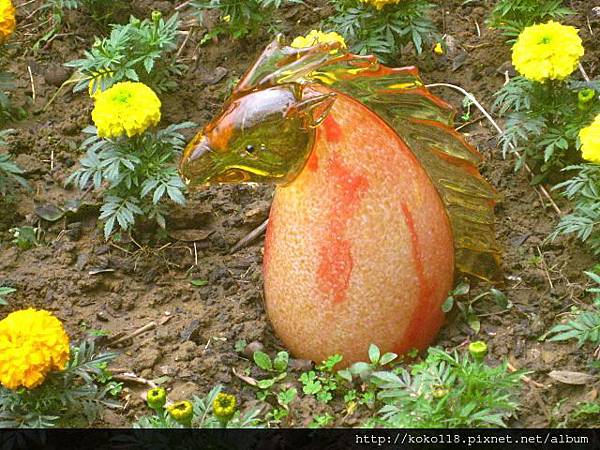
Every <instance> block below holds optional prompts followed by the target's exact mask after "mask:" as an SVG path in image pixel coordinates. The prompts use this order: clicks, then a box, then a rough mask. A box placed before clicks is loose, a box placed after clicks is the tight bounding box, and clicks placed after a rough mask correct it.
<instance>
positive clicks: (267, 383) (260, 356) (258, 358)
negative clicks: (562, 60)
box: [252, 351, 290, 400]
mask: <svg viewBox="0 0 600 450" xmlns="http://www.w3.org/2000/svg"><path fill="white" fill-rule="evenodd" d="M252 358H253V359H254V363H255V364H256V365H257V366H258V367H260V368H261V369H262V370H264V371H265V372H270V373H272V374H273V376H272V377H269V378H265V379H262V380H256V381H255V386H256V387H258V388H259V389H261V391H259V392H258V394H257V397H258V398H259V400H265V399H266V398H267V397H268V396H269V395H270V394H272V392H271V388H272V387H273V386H274V385H275V384H276V383H277V382H279V381H282V380H284V379H285V377H287V368H288V363H289V358H290V356H289V354H288V353H287V352H284V351H281V352H279V353H277V355H276V356H275V358H274V359H273V360H271V357H270V356H269V355H267V354H266V353H265V352H261V351H256V352H254V354H253V355H252Z"/></svg>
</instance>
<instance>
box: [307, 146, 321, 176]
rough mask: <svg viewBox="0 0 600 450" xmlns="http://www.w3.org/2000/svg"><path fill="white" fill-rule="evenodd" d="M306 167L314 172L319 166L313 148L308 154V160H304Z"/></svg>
mask: <svg viewBox="0 0 600 450" xmlns="http://www.w3.org/2000/svg"><path fill="white" fill-rule="evenodd" d="M306 168H307V169H308V170H310V171H311V172H316V171H317V169H318V168H319V157H318V156H317V152H316V151H315V150H314V149H313V151H312V152H310V156H309V157H308V161H307V162H306Z"/></svg>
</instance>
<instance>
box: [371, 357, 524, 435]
mask: <svg viewBox="0 0 600 450" xmlns="http://www.w3.org/2000/svg"><path fill="white" fill-rule="evenodd" d="M522 375H523V372H512V373H511V372H509V371H508V370H507V364H506V362H505V363H503V364H501V365H499V366H497V367H490V366H488V365H487V364H485V363H483V362H479V361H474V360H473V359H472V357H470V356H469V355H464V356H462V357H460V356H459V355H458V354H457V353H456V352H455V353H454V354H449V353H446V352H445V351H443V350H441V349H438V348H431V349H429V354H428V355H427V358H426V359H425V360H424V361H423V362H421V363H419V364H416V365H414V366H413V367H412V368H411V370H410V371H409V370H407V369H404V368H399V369H397V370H395V371H380V372H374V373H373V374H372V377H371V382H372V383H374V384H375V385H377V386H378V388H379V392H378V394H377V398H378V399H379V400H381V401H382V402H383V403H385V406H383V407H382V408H381V409H380V410H379V414H378V418H376V419H374V420H372V421H371V424H372V425H383V426H385V427H395V428H437V427H444V428H457V427H498V426H501V427H504V426H506V424H505V420H506V418H507V417H509V416H510V415H512V414H513V413H514V412H515V411H516V410H517V408H518V405H519V403H518V393H519V387H520V384H521V380H520V378H521V376H522Z"/></svg>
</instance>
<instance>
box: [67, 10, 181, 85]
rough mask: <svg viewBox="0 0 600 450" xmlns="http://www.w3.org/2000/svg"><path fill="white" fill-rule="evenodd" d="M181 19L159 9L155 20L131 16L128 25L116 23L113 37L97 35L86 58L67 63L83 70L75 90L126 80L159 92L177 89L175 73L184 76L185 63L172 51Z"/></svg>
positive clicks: (175, 44)
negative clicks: (171, 53) (164, 13)
mask: <svg viewBox="0 0 600 450" xmlns="http://www.w3.org/2000/svg"><path fill="white" fill-rule="evenodd" d="M179 25H180V20H179V18H178V16H177V14H174V15H173V16H172V17H170V18H169V19H167V20H166V21H165V20H164V19H163V18H162V16H161V14H160V13H159V12H157V11H155V12H153V13H152V19H151V20H148V19H144V20H139V19H137V18H135V17H133V16H132V17H131V18H130V19H129V23H127V24H124V25H112V31H111V33H110V36H109V37H105V38H102V39H99V38H96V41H95V42H94V45H93V46H92V48H91V49H90V50H86V51H85V52H84V55H85V58H83V59H76V60H73V61H69V62H68V63H66V64H65V65H66V66H67V67H73V68H75V69H77V70H78V71H79V73H80V75H81V76H80V77H79V79H78V82H77V83H76V84H75V87H74V89H73V90H74V91H75V92H78V91H82V90H85V89H88V87H89V85H90V82H92V87H91V91H92V92H95V91H96V90H98V89H101V90H105V89H107V88H108V87H110V86H112V85H113V84H114V83H117V82H119V81H123V80H131V81H140V82H142V83H144V84H146V85H148V86H150V87H152V88H153V89H154V90H155V91H157V92H162V91H166V90H169V89H173V88H174V87H175V86H176V84H175V82H174V81H172V80H170V79H169V77H170V76H172V75H180V74H181V71H182V66H181V65H180V64H177V63H176V61H175V56H174V55H171V56H168V55H169V52H171V51H172V50H174V49H175V48H176V46H177V35H178V31H179Z"/></svg>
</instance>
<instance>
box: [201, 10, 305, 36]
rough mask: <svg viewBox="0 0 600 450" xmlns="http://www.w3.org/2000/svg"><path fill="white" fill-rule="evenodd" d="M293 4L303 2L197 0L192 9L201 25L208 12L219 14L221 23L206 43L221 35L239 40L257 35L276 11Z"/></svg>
mask: <svg viewBox="0 0 600 450" xmlns="http://www.w3.org/2000/svg"><path fill="white" fill-rule="evenodd" d="M293 3H302V0H245V1H239V0H195V1H193V2H192V3H191V4H190V7H191V8H192V10H193V12H194V14H195V15H196V16H197V18H198V22H200V23H204V22H205V14H206V13H207V12H212V11H217V12H218V16H219V22H218V23H217V24H216V26H215V27H214V28H213V29H212V30H210V31H209V32H208V33H206V34H205V35H204V38H203V39H202V41H203V42H206V41H208V40H210V39H212V38H214V37H216V36H218V35H220V34H229V35H231V36H233V37H234V38H235V39H239V38H242V37H244V36H246V35H248V34H253V33H257V32H258V31H259V30H260V29H261V27H263V26H264V25H265V24H267V23H268V22H269V20H270V19H271V18H272V17H273V14H274V12H275V11H276V10H278V9H279V8H281V6H283V5H286V4H293ZM269 26H270V28H271V27H272V24H271V23H269ZM270 31H272V30H271V29H270Z"/></svg>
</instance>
